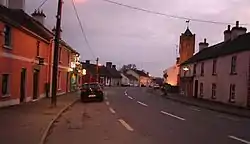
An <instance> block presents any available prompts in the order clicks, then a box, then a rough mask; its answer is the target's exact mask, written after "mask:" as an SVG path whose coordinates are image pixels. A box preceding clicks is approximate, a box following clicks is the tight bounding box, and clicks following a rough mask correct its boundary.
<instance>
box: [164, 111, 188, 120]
mask: <svg viewBox="0 0 250 144" xmlns="http://www.w3.org/2000/svg"><path fill="white" fill-rule="evenodd" d="M161 113H162V114H165V115H168V116H171V117H174V118H177V119H179V120H182V121H184V120H186V119H184V118H182V117H179V116H176V115H173V114H171V113H167V112H165V111H161Z"/></svg>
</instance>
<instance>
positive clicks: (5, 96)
mask: <svg viewBox="0 0 250 144" xmlns="http://www.w3.org/2000/svg"><path fill="white" fill-rule="evenodd" d="M10 96H11V95H10V94H5V95H2V98H9V97H10Z"/></svg>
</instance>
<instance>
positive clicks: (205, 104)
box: [149, 90, 250, 118]
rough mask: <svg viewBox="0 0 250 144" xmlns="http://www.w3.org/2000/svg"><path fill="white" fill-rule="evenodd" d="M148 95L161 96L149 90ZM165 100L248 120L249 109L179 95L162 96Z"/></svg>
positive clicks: (157, 92)
mask: <svg viewBox="0 0 250 144" xmlns="http://www.w3.org/2000/svg"><path fill="white" fill-rule="evenodd" d="M149 92H150V93H153V94H157V95H161V92H160V91H153V90H149ZM164 97H165V98H167V99H170V100H173V101H176V102H180V103H183V104H187V105H193V106H197V107H201V108H205V109H209V110H213V111H218V112H222V113H227V114H231V115H236V116H240V117H247V118H250V109H247V108H242V107H237V106H231V105H227V104H223V103H219V102H213V101H209V100H205V99H198V98H194V97H185V96H181V95H179V94H169V95H168V96H164Z"/></svg>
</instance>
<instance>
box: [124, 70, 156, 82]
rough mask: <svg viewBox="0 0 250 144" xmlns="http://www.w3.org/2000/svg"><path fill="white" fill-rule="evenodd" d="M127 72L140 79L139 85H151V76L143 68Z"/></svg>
mask: <svg viewBox="0 0 250 144" xmlns="http://www.w3.org/2000/svg"><path fill="white" fill-rule="evenodd" d="M126 74H130V75H132V76H134V77H135V78H136V79H138V83H139V86H149V85H150V84H151V81H152V80H151V78H150V76H149V74H146V73H145V72H144V71H142V70H128V71H126Z"/></svg>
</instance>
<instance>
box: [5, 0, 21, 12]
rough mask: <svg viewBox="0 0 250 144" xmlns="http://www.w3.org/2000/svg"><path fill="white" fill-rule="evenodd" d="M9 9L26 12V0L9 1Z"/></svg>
mask: <svg viewBox="0 0 250 144" xmlns="http://www.w3.org/2000/svg"><path fill="white" fill-rule="evenodd" d="M7 1H8V2H7V3H8V8H10V9H21V10H23V11H25V0H7Z"/></svg>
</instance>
